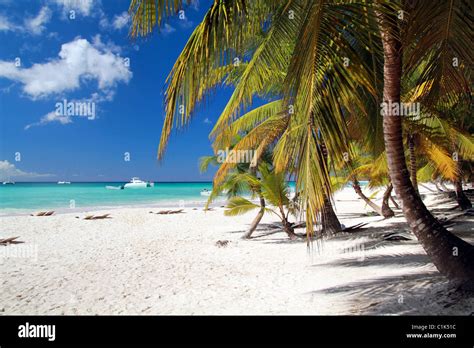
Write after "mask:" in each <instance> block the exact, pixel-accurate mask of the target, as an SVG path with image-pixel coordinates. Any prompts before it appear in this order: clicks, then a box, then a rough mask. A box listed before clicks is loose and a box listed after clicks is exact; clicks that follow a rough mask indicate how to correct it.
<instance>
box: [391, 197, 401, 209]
mask: <svg viewBox="0 0 474 348" xmlns="http://www.w3.org/2000/svg"><path fill="white" fill-rule="evenodd" d="M390 202H392V203H393V206H394V207H395V208H397V209H400V206H399V205H398V203H397V201H396V200H395V198H393V196H392V195H390Z"/></svg>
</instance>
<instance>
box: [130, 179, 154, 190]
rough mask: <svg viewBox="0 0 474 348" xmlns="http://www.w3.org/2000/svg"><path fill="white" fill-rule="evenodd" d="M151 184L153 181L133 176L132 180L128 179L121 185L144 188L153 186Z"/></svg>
mask: <svg viewBox="0 0 474 348" xmlns="http://www.w3.org/2000/svg"><path fill="white" fill-rule="evenodd" d="M153 186H154V184H153V183H150V182H146V181H143V180H140V179H139V178H137V177H133V178H132V180H130V182H128V183H126V184H125V185H123V187H124V188H146V187H153Z"/></svg>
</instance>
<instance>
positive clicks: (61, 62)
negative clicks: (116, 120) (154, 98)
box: [0, 38, 132, 99]
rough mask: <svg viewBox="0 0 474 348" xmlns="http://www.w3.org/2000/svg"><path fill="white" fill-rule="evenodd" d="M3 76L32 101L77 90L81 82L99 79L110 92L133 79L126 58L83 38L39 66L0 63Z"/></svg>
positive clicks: (101, 86)
mask: <svg viewBox="0 0 474 348" xmlns="http://www.w3.org/2000/svg"><path fill="white" fill-rule="evenodd" d="M0 77H4V78H7V79H9V80H13V81H16V82H19V83H21V84H22V85H23V91H24V92H25V93H26V94H27V95H28V96H29V97H30V98H32V99H37V98H43V97H46V96H50V95H54V94H59V93H63V92H68V91H73V90H77V89H78V88H80V86H81V82H82V81H90V80H96V81H97V85H98V88H99V89H101V90H104V89H105V90H107V89H111V88H114V87H115V86H116V85H117V83H119V82H124V83H128V81H129V80H130V78H131V77H132V73H131V71H130V70H129V68H128V67H127V66H126V65H125V64H124V62H123V59H122V58H121V57H119V56H117V55H114V54H113V53H112V52H111V51H110V50H107V49H106V48H104V45H103V44H102V42H101V41H100V38H99V40H96V46H94V45H91V44H90V43H89V41H87V40H85V39H81V38H76V39H75V40H73V41H71V42H68V43H65V44H63V45H62V46H61V51H60V52H59V58H56V59H51V60H49V61H48V62H47V63H42V64H41V63H37V64H34V65H32V66H31V67H29V68H21V67H16V66H15V64H14V63H13V62H8V61H0Z"/></svg>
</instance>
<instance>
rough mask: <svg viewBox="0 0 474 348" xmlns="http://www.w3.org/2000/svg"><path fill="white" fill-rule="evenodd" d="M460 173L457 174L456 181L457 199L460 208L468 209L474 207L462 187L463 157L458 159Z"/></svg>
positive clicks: (457, 164)
mask: <svg viewBox="0 0 474 348" xmlns="http://www.w3.org/2000/svg"><path fill="white" fill-rule="evenodd" d="M456 167H457V172H458V175H457V176H456V180H455V181H454V188H455V190H456V201H457V202H458V204H459V208H461V210H466V209H470V208H472V203H471V201H470V200H469V198H467V196H466V195H465V194H464V191H463V189H462V167H461V159H459V160H458V162H457V163H456Z"/></svg>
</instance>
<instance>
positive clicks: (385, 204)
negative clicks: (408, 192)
mask: <svg viewBox="0 0 474 348" xmlns="http://www.w3.org/2000/svg"><path fill="white" fill-rule="evenodd" d="M392 190H393V186H392V184H391V183H390V184H388V186H387V189H386V190H385V192H384V193H383V198H382V216H383V217H384V218H385V219H388V218H391V217H394V216H395V213H394V212H393V210H392V209H390V207H389V206H388V200H389V199H390V196H391V195H392Z"/></svg>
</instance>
